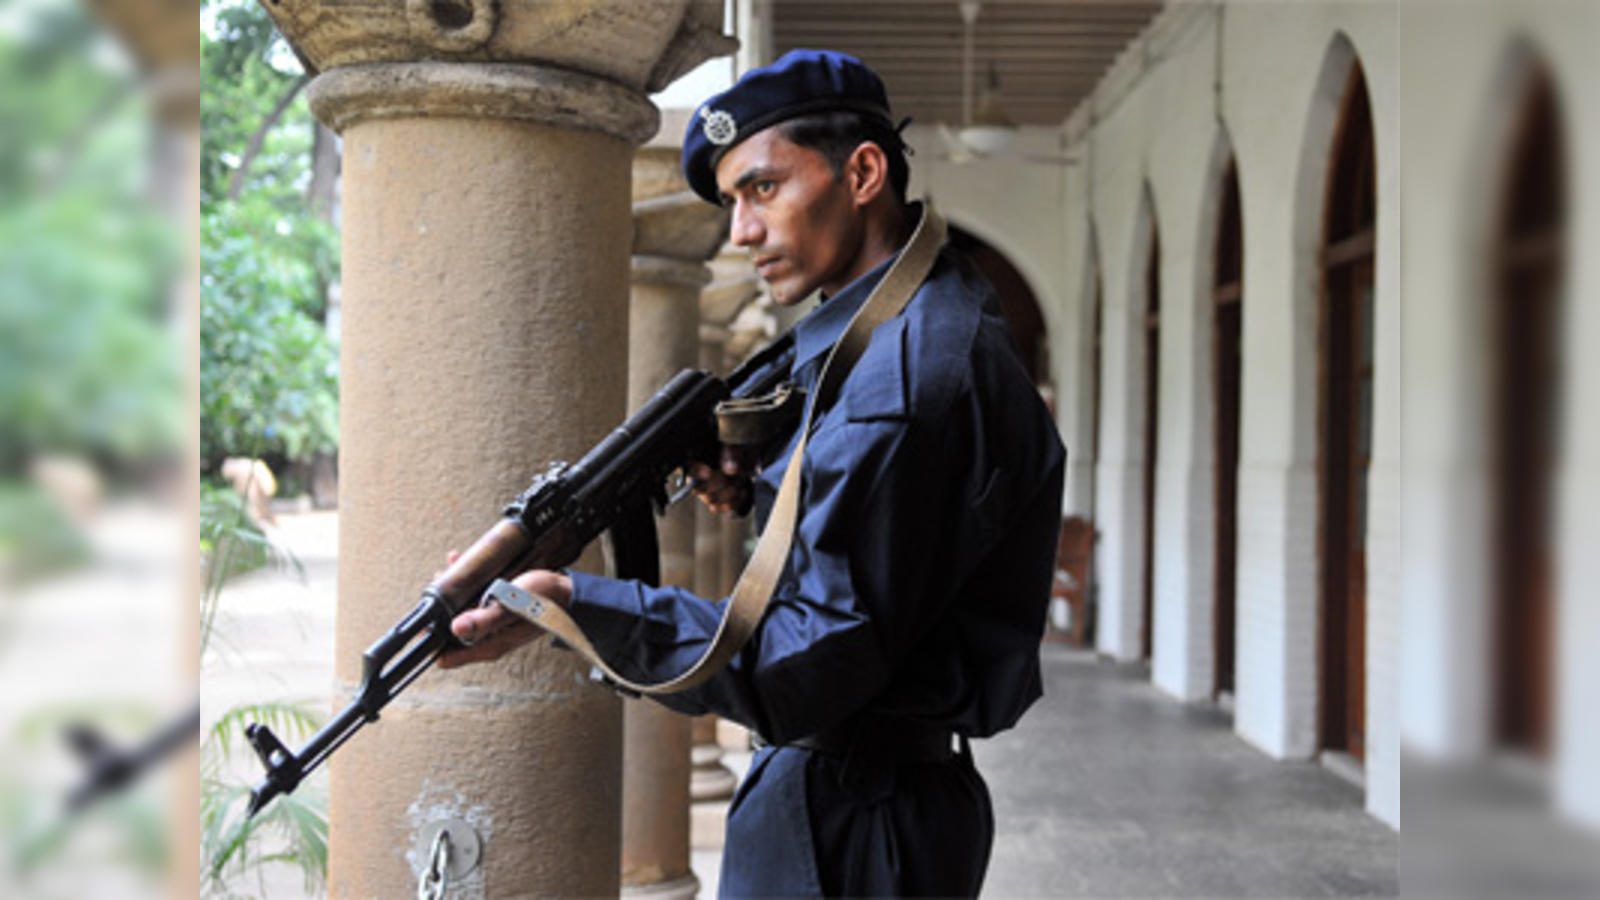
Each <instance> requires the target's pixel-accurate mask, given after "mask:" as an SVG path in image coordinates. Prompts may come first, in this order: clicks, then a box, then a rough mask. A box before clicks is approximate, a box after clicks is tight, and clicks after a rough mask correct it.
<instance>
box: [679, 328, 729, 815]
mask: <svg viewBox="0 0 1600 900" xmlns="http://www.w3.org/2000/svg"><path fill="white" fill-rule="evenodd" d="M703 302H704V301H703V300H702V303H703ZM726 334H727V332H725V331H724V330H722V329H720V328H714V327H708V326H706V325H700V326H699V329H698V337H699V340H700V368H702V369H705V370H706V371H708V372H723V371H725V370H726V369H727V366H726V363H725V360H724V359H723V352H722V347H723V342H724V341H725V340H726ZM726 518H728V517H727V516H719V515H716V514H715V513H712V512H711V511H710V510H708V509H706V507H705V504H703V503H698V502H697V503H696V504H695V536H694V590H695V593H696V594H698V595H700V596H702V597H725V596H727V595H728V594H729V593H730V592H731V589H732V585H731V584H729V583H727V582H726V581H725V579H724V578H723V565H722V551H723V541H722V522H723V520H724V519H726ZM693 743H694V749H693V751H692V760H693V770H692V772H691V775H690V782H689V796H690V798H691V799H693V800H694V802H695V803H697V804H699V803H704V802H715V801H720V800H726V799H728V798H729V797H732V796H733V789H734V787H735V785H736V784H737V783H738V778H736V777H735V776H734V774H733V772H732V770H730V769H729V768H728V767H727V766H725V765H723V764H722V747H721V746H719V745H718V744H717V717H716V716H714V715H705V716H700V717H699V718H697V719H695V720H694V732H693ZM701 818H706V819H707V821H713V820H714V819H713V818H710V817H701ZM715 821H717V822H718V825H719V826H720V820H715ZM697 822H698V820H697ZM703 830H704V827H703V826H700V825H697V828H696V831H697V833H698V832H699V831H703ZM695 844H696V846H706V845H707V841H706V840H704V839H703V838H700V837H697V838H696V841H695ZM715 846H720V841H719V842H718V843H717V844H715Z"/></svg>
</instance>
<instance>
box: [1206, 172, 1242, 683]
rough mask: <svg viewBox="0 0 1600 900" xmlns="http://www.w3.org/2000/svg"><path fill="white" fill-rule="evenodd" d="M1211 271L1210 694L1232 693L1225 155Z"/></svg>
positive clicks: (1235, 451) (1231, 258) (1234, 192)
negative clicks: (1212, 607)
mask: <svg viewBox="0 0 1600 900" xmlns="http://www.w3.org/2000/svg"><path fill="white" fill-rule="evenodd" d="M1221 194H1222V196H1221V203H1220V205H1219V208H1218V211H1217V237H1216V242H1215V245H1214V246H1213V248H1212V249H1213V259H1214V264H1213V266H1214V268H1213V273H1212V279H1211V280H1212V285H1211V299H1212V345H1211V346H1212V354H1211V371H1212V378H1211V384H1212V390H1213V401H1214V409H1215V411H1216V416H1215V418H1214V419H1213V423H1214V431H1213V435H1212V439H1213V442H1214V444H1213V445H1214V448H1215V456H1214V465H1215V470H1214V473H1213V476H1212V478H1213V485H1214V487H1215V494H1214V496H1215V497H1216V506H1215V514H1214V528H1215V533H1216V544H1215V549H1214V553H1215V554H1216V558H1215V563H1214V566H1213V569H1212V571H1213V577H1214V578H1215V579H1216V581H1215V585H1214V588H1213V593H1212V601H1213V603H1214V604H1215V614H1214V616H1213V618H1212V650H1213V656H1212V660H1213V675H1212V685H1213V693H1214V695H1221V694H1224V693H1228V694H1231V693H1233V689H1234V686H1233V670H1234V627H1235V622H1236V621H1237V617H1236V615H1235V613H1236V610H1237V607H1238V602H1237V593H1236V584H1237V581H1238V578H1237V569H1238V534H1239V523H1238V519H1239V403H1240V401H1239V396H1240V385H1241V384H1242V381H1241V378H1242V374H1243V360H1244V355H1243V349H1242V348H1243V344H1242V338H1243V326H1244V315H1243V313H1244V231H1243V222H1242V216H1241V211H1240V208H1239V170H1238V164H1237V161H1236V160H1235V159H1234V158H1233V157H1231V156H1230V157H1229V159H1228V165H1227V169H1226V171H1224V173H1223V175H1222V186H1221Z"/></svg>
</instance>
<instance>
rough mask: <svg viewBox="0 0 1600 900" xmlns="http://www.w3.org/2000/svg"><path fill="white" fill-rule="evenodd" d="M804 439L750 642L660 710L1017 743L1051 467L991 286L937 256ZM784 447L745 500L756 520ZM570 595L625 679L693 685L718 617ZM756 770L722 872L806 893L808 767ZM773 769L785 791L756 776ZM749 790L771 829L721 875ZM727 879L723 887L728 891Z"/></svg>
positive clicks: (808, 344)
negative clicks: (788, 544)
mask: <svg viewBox="0 0 1600 900" xmlns="http://www.w3.org/2000/svg"><path fill="white" fill-rule="evenodd" d="M889 265H890V261H886V262H884V263H883V264H882V265H880V266H879V267H877V268H876V269H874V270H873V271H871V272H869V273H867V274H866V275H863V276H862V277H860V278H859V279H857V280H856V281H854V282H852V283H851V284H850V285H849V286H847V287H846V288H845V289H843V290H842V291H840V292H839V293H838V294H837V295H836V296H834V297H831V298H829V299H827V300H826V301H825V302H823V303H822V304H821V305H820V306H819V307H818V308H817V309H816V310H814V311H813V312H812V313H811V314H809V315H808V316H807V317H806V318H805V319H803V320H801V321H800V322H799V323H798V324H796V326H795V348H796V355H795V360H794V363H793V367H792V376H793V380H795V381H797V382H799V383H800V384H802V385H804V386H806V387H807V388H810V387H811V385H812V384H813V383H814V382H815V380H816V377H817V375H818V372H819V370H820V367H821V365H822V362H823V360H824V359H825V358H826V355H827V350H828V348H829V347H830V346H831V345H832V344H833V342H834V341H835V340H836V339H837V338H838V337H839V335H840V334H842V333H843V331H844V329H845V327H846V325H847V324H848V323H849V320H850V318H851V316H852V315H853V314H854V313H855V311H856V310H857V309H858V308H859V307H860V306H861V304H862V302H863V301H865V299H866V298H867V295H868V294H869V293H870V292H871V290H872V288H873V287H874V286H876V285H877V283H878V281H879V280H880V279H881V278H882V276H883V274H884V272H885V271H887V269H888V267H889ZM812 428H813V433H812V437H811V441H810V444H809V446H808V447H807V450H806V455H805V459H804V465H805V471H804V473H803V475H804V479H803V483H802V507H801V511H800V517H799V523H798V525H797V532H796V535H795V539H794V542H793V547H792V549H791V551H790V557H789V561H788V563H787V566H786V569H785V571H784V576H783V578H781V579H780V582H779V585H778V587H777V589H776V591H775V592H774V595H773V598H772V601H771V604H770V605H769V607H768V610H767V613H766V617H765V618H764V619H763V621H762V625H761V627H760V628H759V629H758V631H757V632H756V634H755V635H754V636H753V637H752V639H751V640H750V642H749V643H748V644H747V645H746V646H745V648H744V649H743V650H742V651H741V652H740V654H739V655H738V656H737V657H736V658H735V659H734V661H733V662H732V663H731V664H730V665H729V666H728V667H727V668H726V669H725V670H724V671H723V672H721V673H720V674H718V675H717V676H716V677H714V678H712V679H711V680H710V681H708V682H706V683H705V684H704V685H702V686H700V687H699V688H696V689H694V690H691V691H686V692H684V693H680V694H674V695H670V696H665V697H660V698H658V699H659V700H660V702H662V703H664V704H666V705H667V706H669V707H672V708H673V709H677V710H679V711H681V712H685V713H688V714H691V715H699V714H702V713H706V712H714V713H716V714H718V715H720V716H723V717H725V718H728V719H732V720H734V721H736V722H740V723H743V724H744V725H747V726H748V727H750V728H751V729H753V730H755V731H756V732H758V733H759V734H760V735H762V736H763V737H764V738H765V739H766V740H767V741H770V742H772V743H774V744H779V745H781V744H784V743H786V742H789V741H792V740H794V739H797V738H801V737H805V736H808V735H815V734H818V733H822V732H826V731H830V730H834V729H837V728H839V727H840V726H842V725H845V724H846V723H847V722H848V721H850V720H851V719H852V717H859V716H871V717H874V718H875V719H887V720H889V721H894V720H897V719H902V718H904V719H912V720H916V721H917V722H918V723H922V724H929V725H935V726H944V727H948V728H949V729H950V730H952V731H955V732H957V733H959V734H962V735H966V736H969V737H984V736H988V735H991V734H994V733H995V732H997V731H1000V730H1002V729H1005V728H1008V727H1010V726H1011V725H1013V724H1014V723H1015V722H1016V721H1017V719H1018V717H1019V716H1021V714H1022V712H1023V711H1024V710H1025V709H1026V708H1027V707H1028V706H1029V704H1031V703H1032V702H1033V701H1034V700H1035V699H1037V698H1038V697H1039V695H1040V678H1039V642H1040V640H1041V638H1042V636H1043V629H1044V622H1045V607H1046V604H1047V602H1048V597H1049V587H1050V579H1051V575H1052V571H1053V558H1054V551H1055V543H1056V535H1057V531H1058V529H1059V527H1060V503H1061V491H1062V472H1063V465H1064V462H1065V451H1064V449H1063V448H1062V446H1061V442H1060V439H1059V437H1058V436H1057V433H1056V430H1055V426H1054V423H1053V422H1052V421H1051V420H1050V416H1049V413H1048V411H1047V410H1046V409H1045V407H1044V405H1043V403H1042V402H1041V400H1040V398H1039V396H1038V393H1037V390H1036V389H1035V387H1034V385H1033V384H1032V382H1031V381H1030V379H1029V378H1028V376H1027V373H1026V372H1025V371H1024V369H1023V367H1022V365H1021V363H1020V362H1019V361H1018V359H1017V357H1016V351H1015V348H1014V344H1013V342H1012V341H1011V338H1010V335H1009V334H1008V332H1007V331H1006V328H1005V324H1004V322H1003V321H1002V320H1001V318H1000V313H999V308H998V305H997V303H996V301H995V298H994V291H993V288H992V287H991V286H990V285H989V283H988V282H987V281H986V280H985V279H984V278H983V277H982V276H981V275H980V274H978V273H977V271H976V270H975V269H974V268H973V267H972V266H971V265H970V264H969V263H968V262H967V261H966V260H965V259H964V258H963V257H961V256H960V254H959V253H957V252H956V251H953V250H952V249H951V248H949V247H946V248H944V250H943V251H941V253H940V255H939V258H938V260H937V262H936V263H935V266H934V268H933V270H932V272H930V274H929V276H928V278H927V279H926V280H925V281H924V282H923V284H922V286H921V287H920V288H919V289H918V291H917V293H916V295H915V297H913V299H912V300H911V302H910V303H909V304H908V305H907V307H906V309H905V310H904V311H903V312H902V313H901V314H900V315H899V316H897V317H895V318H894V319H891V320H890V321H888V322H885V323H884V324H883V325H881V326H879V327H878V329H877V330H876V331H875V332H874V334H873V337H872V341H871V343H870V344H869V346H868V347H867V349H866V351H865V352H864V353H863V354H862V356H861V358H860V359H859V360H858V361H857V363H856V366H855V368H854V369H853V370H852V371H851V372H850V374H849V377H848V378H847V379H846V380H845V382H844V383H843V385H842V387H841V389H840V391H839V395H838V397H837V399H836V400H835V402H834V403H833V405H832V406H831V407H830V408H828V409H826V410H821V411H818V413H817V414H816V416H815V417H814V420H813V422H812ZM797 438H798V435H794V436H792V437H791V438H790V440H789V441H788V445H787V446H786V447H784V448H783V449H782V450H781V451H779V452H778V453H777V454H776V455H775V457H774V458H772V459H770V460H767V461H766V464H765V465H764V467H763V469H762V471H761V473H760V475H759V477H757V478H756V480H755V488H756V500H757V507H756V508H757V515H758V516H759V517H761V520H762V521H764V520H765V515H766V512H767V510H769V509H770V507H771V504H772V501H773V498H774V496H775V495H776V492H777V487H778V484H779V482H780V481H781V480H782V477H783V472H784V469H785V467H786V466H787V465H788V461H789V458H790V454H791V453H792V452H793V449H794V444H795V442H796V439H797ZM572 584H573V596H572V604H571V611H572V614H573V616H574V618H575V619H576V620H577V621H578V623H579V624H580V625H581V626H582V627H583V629H584V631H585V632H586V633H587V634H588V635H589V637H590V639H591V640H592V641H593V642H594V643H595V646H596V647H597V649H599V650H600V652H601V653H602V655H604V656H605V657H606V658H607V660H608V661H610V662H611V663H612V665H613V666H615V667H616V668H617V669H618V670H619V671H620V672H622V673H623V674H624V675H626V676H628V677H629V678H630V679H635V680H644V681H663V680H666V679H668V678H671V677H673V676H675V675H677V674H678V673H680V672H682V671H683V670H685V669H686V668H688V667H689V666H690V665H692V664H693V662H694V661H695V660H696V659H698V658H699V657H700V655H701V654H702V653H703V652H704V650H705V648H706V646H707V645H708V644H709V643H710V641H711V640H712V638H713V637H714V635H715V634H716V631H717V625H718V623H719V621H720V619H721V616H722V612H723V609H724V608H725V604H726V600H710V599H705V598H701V597H697V596H695V595H693V594H692V593H690V592H689V591H687V590H685V589H683V588H679V587H672V586H667V587H650V586H646V585H643V584H640V583H637V582H631V581H617V580H613V579H609V578H604V577H600V576H595V575H587V574H583V573H576V572H575V573H572ZM784 752H789V753H796V754H800V753H802V751H798V750H792V749H789V748H784ZM769 754H770V751H763V754H761V755H758V757H757V760H756V762H755V764H754V766H753V767H752V772H751V774H750V775H749V776H747V781H746V785H745V786H744V787H743V788H741V795H740V798H739V799H738V800H737V801H736V804H735V805H736V809H735V811H734V813H735V814H734V816H733V818H732V819H730V829H729V841H730V847H729V858H728V859H727V862H726V863H725V865H727V866H730V867H736V866H739V865H749V866H753V867H754V868H753V869H752V872H753V873H754V874H752V878H755V879H756V880H755V881H754V882H746V883H745V884H744V886H745V888H747V889H749V890H752V891H758V892H764V893H787V892H791V891H797V892H800V893H816V892H818V891H819V890H820V888H819V887H818V885H817V884H816V873H815V866H814V863H813V862H812V860H811V859H810V858H809V857H808V856H807V853H806V852H802V851H795V850H794V849H793V848H787V849H785V847H786V846H787V845H786V844H785V843H784V842H788V841H794V840H797V839H799V838H801V837H805V838H806V839H805V840H803V841H801V843H800V845H799V846H800V847H801V848H802V849H803V848H805V847H806V846H807V845H809V843H810V837H811V836H808V835H801V834H798V833H790V832H792V831H794V829H795V828H796V827H801V826H804V824H805V821H806V817H805V814H804V809H803V808H797V804H800V805H801V806H803V804H804V802H805V796H804V795H805V793H806V791H805V790H804V789H803V784H804V779H803V777H802V776H801V775H800V774H799V772H800V770H801V769H802V768H803V765H804V763H803V761H802V760H801V759H799V758H795V759H786V760H785V759H780V760H775V761H774V760H770V759H769V758H768V755H769ZM780 755H781V754H780ZM785 765H787V767H788V775H787V776H786V775H784V774H783V772H782V771H763V770H764V769H769V768H776V769H778V770H784V769H785ZM755 782H760V784H759V785H758V786H757V787H756V788H755V790H757V791H764V792H767V793H769V794H770V795H771V796H770V797H768V798H767V799H766V801H765V805H766V806H769V807H770V810H768V811H767V812H766V813H760V812H757V813H754V814H750V815H746V816H745V818H746V820H747V821H746V823H745V825H746V827H747V830H754V831H757V832H761V831H764V832H766V833H765V834H764V835H761V836H759V837H757V836H756V835H748V836H747V837H749V840H748V842H746V841H743V840H741V841H739V843H748V845H749V846H751V847H754V848H757V849H755V850H754V851H753V852H754V853H755V854H756V855H757V856H758V857H762V858H761V859H757V860H749V859H746V860H744V861H742V862H740V861H736V860H734V859H732V858H731V857H732V854H733V850H734V848H733V842H735V840H736V835H735V825H737V824H738V823H739V815H740V812H739V810H738V809H737V807H738V806H740V805H741V804H744V803H745V801H746V800H747V799H749V798H747V796H746V795H747V794H749V793H750V792H751V790H752V783H755ZM984 803H985V805H986V804H987V799H986V798H985V799H984ZM796 813H798V816H796ZM797 821H798V822H799V826H797V825H796V822H797ZM802 830H803V828H802ZM813 831H814V829H813ZM775 842H776V843H775ZM902 852H903V851H902ZM773 854H777V855H779V856H786V857H790V858H788V864H789V865H788V868H787V870H785V866H784V864H783V861H782V860H774V859H770V858H766V857H770V856H771V855H773ZM985 854H986V851H985ZM781 872H786V874H781ZM729 875H732V876H733V877H734V885H731V886H732V887H737V885H738V884H739V883H740V882H739V879H738V876H739V873H738V872H731V873H730V872H725V877H728V876H729ZM980 877H981V875H980ZM903 887H904V885H903V884H902V883H900V882H895V883H893V884H890V885H889V886H888V888H887V889H888V890H890V891H891V892H895V891H898V890H900V889H902V888H903ZM935 887H936V888H937V887H938V886H937V885H936V886H935ZM735 892H738V891H737V890H736V891H735ZM942 892H945V893H953V892H958V889H953V890H944V891H942Z"/></svg>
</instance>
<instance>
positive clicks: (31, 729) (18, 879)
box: [0, 700, 172, 896]
mask: <svg viewBox="0 0 1600 900" xmlns="http://www.w3.org/2000/svg"><path fill="white" fill-rule="evenodd" d="M84 721H92V722H96V723H98V724H99V725H100V726H102V727H104V728H105V729H106V730H108V731H110V732H112V733H114V734H116V735H118V736H119V738H120V739H123V740H129V739H130V738H128V737H127V736H128V735H141V734H144V733H147V732H148V731H149V729H150V728H151V727H152V725H153V724H154V723H155V722H156V721H157V719H156V717H155V715H154V713H153V711H152V710H151V709H149V708H148V707H146V706H144V705H142V704H138V703H128V702H118V701H112V700H98V701H86V702H76V703H72V702H63V703H54V704H50V705H47V706H44V707H40V708H36V709H33V710H31V711H30V712H29V713H28V714H27V715H26V716H24V717H23V718H22V720H21V721H20V722H18V723H16V727H15V728H14V729H13V730H12V731H11V732H10V734H8V735H7V744H6V747H5V750H6V752H7V753H16V754H19V756H18V757H17V758H16V759H14V760H9V761H10V762H14V763H16V765H7V766H4V767H0V838H3V846H4V847H5V849H6V853H7V860H6V862H7V868H8V869H9V872H8V875H9V882H8V883H9V885H10V886H11V887H14V888H16V889H18V890H19V891H21V892H22V895H25V896H81V890H82V885H81V881H82V879H83V877H84V876H85V875H86V874H87V873H88V872H90V871H94V872H98V873H100V874H99V875H98V879H103V880H104V881H105V882H107V883H114V884H120V885H122V886H124V887H127V886H131V885H134V884H137V885H141V886H143V887H145V888H154V887H156V886H158V885H160V883H161V880H162V879H163V878H164V877H165V876H166V875H167V874H168V865H169V863H170V861H171V859H172V855H171V854H172V846H171V837H172V834H171V829H170V822H169V821H168V820H167V817H166V815H165V814H164V813H163V803H164V801H165V796H164V794H165V792H168V791H170V790H171V787H170V784H168V783H166V782H165V781H164V780H162V779H156V780H140V781H139V782H136V783H135V784H134V785H132V786H131V787H130V788H129V789H128V790H126V791H121V792H118V793H116V794H114V795H112V796H110V797H107V798H105V799H104V800H102V801H101V802H97V803H94V804H92V805H91V806H90V807H89V808H88V809H87V810H85V811H83V812H80V813H77V814H69V813H67V812H66V811H65V809H64V807H63V803H62V796H63V790H62V788H61V786H60V785H59V784H57V783H55V779H53V778H39V777H37V775H38V773H37V772H35V771H32V770H33V769H34V768H35V767H36V766H37V764H38V761H39V760H42V759H50V758H54V757H56V756H59V755H60V752H61V751H60V749H59V745H60V744H61V743H62V738H63V735H64V734H65V733H66V729H67V727H68V726H69V724H70V723H73V722H84ZM30 775H31V776H33V777H29V776H30ZM71 777H78V773H76V772H74V773H73V775H72V776H71ZM130 879H131V882H130ZM63 881H65V882H66V883H69V884H72V885H73V887H72V888H63V887H61V886H60V884H59V883H60V882H63ZM141 893H142V892H141Z"/></svg>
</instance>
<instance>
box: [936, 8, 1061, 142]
mask: <svg viewBox="0 0 1600 900" xmlns="http://www.w3.org/2000/svg"><path fill="white" fill-rule="evenodd" d="M956 7H957V8H958V9H959V10H960V11H961V21H962V24H963V26H964V27H963V31H962V39H961V44H962V48H961V127H960V128H959V129H953V128H951V127H950V126H949V125H947V124H945V123H944V122H938V123H936V127H937V128H938V131H939V137H940V138H941V139H942V140H943V142H944V145H945V155H944V157H943V158H944V159H946V160H948V161H950V162H952V163H956V164H961V163H969V162H973V161H974V160H978V159H985V158H989V157H993V156H997V155H1000V154H1004V153H1005V151H1006V150H1007V148H1009V147H1010V146H1011V142H1012V140H1013V139H1014V138H1015V137H1016V134H1017V124H1016V123H1015V122H1013V121H1012V120H1011V118H1010V117H1009V116H1007V115H1006V113H1005V110H1004V109H1003V108H1002V107H1001V105H1000V76H999V74H998V73H997V71H996V68H995V63H994V60H992V59H991V60H989V73H988V75H989V77H988V80H987V81H986V82H985V84H984V88H983V90H982V91H981V92H980V93H978V95H977V102H976V103H974V102H973V100H974V98H973V67H974V62H973V44H974V37H975V33H976V26H977V21H978V11H979V9H980V8H981V7H982V4H981V3H979V2H978V0H960V2H958V3H957V4H956ZM1006 155H1007V156H1008V158H1016V159H1026V160H1028V161H1030V162H1050V163H1058V164H1061V165H1071V164H1073V163H1075V162H1077V160H1076V159H1075V158H1072V157H1068V156H1040V155H1034V154H1006Z"/></svg>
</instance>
